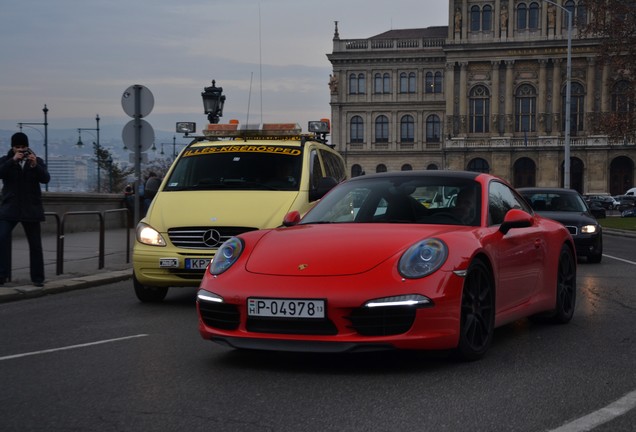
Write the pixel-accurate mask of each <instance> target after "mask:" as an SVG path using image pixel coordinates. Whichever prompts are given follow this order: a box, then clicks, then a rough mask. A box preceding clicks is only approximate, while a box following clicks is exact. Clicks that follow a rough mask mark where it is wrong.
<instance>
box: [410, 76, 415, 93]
mask: <svg viewBox="0 0 636 432" xmlns="http://www.w3.org/2000/svg"><path fill="white" fill-rule="evenodd" d="M416 90H417V78H416V76H415V72H411V73H409V93H415V91H416Z"/></svg>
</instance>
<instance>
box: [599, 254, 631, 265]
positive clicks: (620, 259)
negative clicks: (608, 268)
mask: <svg viewBox="0 0 636 432" xmlns="http://www.w3.org/2000/svg"><path fill="white" fill-rule="evenodd" d="M603 256H604V257H607V258H611V259H615V260H617V261H623V262H626V263H627V264H633V265H636V262H634V261H630V260H626V259H623V258H618V257H615V256H611V255H606V254H603Z"/></svg>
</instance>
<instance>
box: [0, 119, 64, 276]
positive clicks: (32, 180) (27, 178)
mask: <svg viewBox="0 0 636 432" xmlns="http://www.w3.org/2000/svg"><path fill="white" fill-rule="evenodd" d="M0 179H2V203H1V204H0V285H2V284H4V283H5V281H6V279H7V277H8V275H9V274H10V270H11V262H10V261H11V260H10V256H11V249H10V247H11V242H10V239H11V233H12V232H13V228H15V226H16V225H17V224H18V222H19V223H21V224H22V227H23V228H24V232H25V234H26V238H27V241H28V243H29V259H30V269H31V282H33V285H35V286H43V285H44V253H43V252H42V235H41V229H40V224H41V223H42V222H43V221H44V220H45V218H44V206H43V205H42V189H41V187H40V183H42V184H46V183H48V182H49V180H51V176H50V174H49V172H48V170H47V168H46V164H45V163H44V161H43V160H42V159H41V158H39V157H37V156H36V155H35V153H34V152H33V150H31V149H30V148H29V138H28V137H27V135H26V134H24V133H22V132H17V133H15V134H13V136H12V137H11V149H10V150H9V152H8V153H7V155H6V156H3V157H1V158H0Z"/></svg>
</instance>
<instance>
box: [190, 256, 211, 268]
mask: <svg viewBox="0 0 636 432" xmlns="http://www.w3.org/2000/svg"><path fill="white" fill-rule="evenodd" d="M209 262H210V258H186V259H185V268H187V269H189V270H204V269H205V268H206V267H207V266H208V263H209Z"/></svg>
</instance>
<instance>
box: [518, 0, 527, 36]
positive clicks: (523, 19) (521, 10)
mask: <svg viewBox="0 0 636 432" xmlns="http://www.w3.org/2000/svg"><path fill="white" fill-rule="evenodd" d="M527 26H528V6H527V5H526V4H525V3H519V4H518V5H517V30H525V29H526V28H527Z"/></svg>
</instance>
